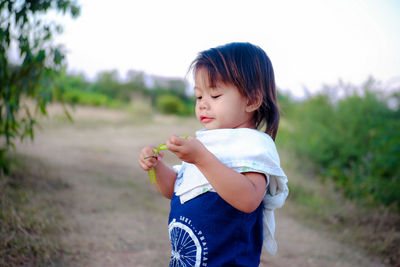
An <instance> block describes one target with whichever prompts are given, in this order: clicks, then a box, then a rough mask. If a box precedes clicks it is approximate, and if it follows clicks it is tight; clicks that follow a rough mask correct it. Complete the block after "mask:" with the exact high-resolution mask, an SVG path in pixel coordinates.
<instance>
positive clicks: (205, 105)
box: [198, 97, 210, 110]
mask: <svg viewBox="0 0 400 267" xmlns="http://www.w3.org/2000/svg"><path fill="white" fill-rule="evenodd" d="M198 104H199V108H200V109H202V110H203V109H208V108H209V107H210V105H209V104H208V101H206V100H205V99H204V97H203V98H202V99H201V100H200V101H199V102H198Z"/></svg>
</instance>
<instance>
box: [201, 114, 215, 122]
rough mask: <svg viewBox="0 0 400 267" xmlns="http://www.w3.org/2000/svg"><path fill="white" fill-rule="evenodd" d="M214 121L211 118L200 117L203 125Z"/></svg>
mask: <svg viewBox="0 0 400 267" xmlns="http://www.w3.org/2000/svg"><path fill="white" fill-rule="evenodd" d="M213 119H214V118H211V117H206V116H200V121H201V122H202V123H208V122H211V121H212V120H213Z"/></svg>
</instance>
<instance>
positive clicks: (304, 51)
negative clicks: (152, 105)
mask: <svg viewBox="0 0 400 267" xmlns="http://www.w3.org/2000/svg"><path fill="white" fill-rule="evenodd" d="M79 3H80V5H81V15H80V16H79V17H78V18H77V19H70V18H69V17H68V16H66V17H60V16H59V17H57V20H58V21H60V22H61V23H62V24H63V25H64V32H63V34H61V35H60V36H58V37H57V39H56V41H57V42H59V43H62V44H64V47H65V50H66V52H67V57H66V59H67V66H68V68H67V69H68V71H69V72H72V73H79V72H83V73H84V74H85V75H86V76H87V77H88V78H93V77H95V75H96V74H97V73H98V72H99V71H109V70H117V71H118V72H119V73H120V76H121V77H122V78H123V77H124V76H125V74H126V72H127V71H128V70H136V71H144V72H145V73H146V74H149V75H158V76H165V77H174V78H186V79H188V81H189V82H190V83H192V78H191V77H190V75H189V76H186V74H187V70H188V67H189V65H190V63H191V62H192V61H193V59H194V58H195V57H196V56H197V54H198V53H199V52H200V51H203V50H206V49H209V48H211V47H215V46H218V45H222V44H226V43H229V42H250V43H253V44H255V45H258V46H260V47H261V48H262V49H264V50H265V52H266V53H267V54H268V56H269V58H270V59H271V61H272V64H273V67H274V71H275V78H276V83H277V86H278V87H279V88H280V89H281V90H284V91H289V92H290V93H292V94H293V95H295V96H302V95H304V92H305V91H304V90H305V88H307V90H308V91H309V92H317V91H318V90H320V89H321V88H322V86H323V85H334V84H337V82H338V81H339V79H341V80H342V81H344V82H346V83H352V84H356V85H357V84H361V83H362V82H364V81H365V80H366V79H367V78H368V77H369V76H373V77H374V78H375V79H377V80H378V81H381V82H382V83H384V84H386V85H388V86H389V87H390V86H394V85H396V86H399V85H400V49H399V48H400V34H399V33H400V1H397V0H382V1H379V0H364V1H361V0H335V1H327V0H326V1H318V0H302V1H297V0H281V1H272V0H263V1H261V0H246V1H244V0H242V1H237V0H202V1H194V0H168V1H165V0H146V1H136V0H132V1H123V0H114V1H105V0H80V1H79Z"/></svg>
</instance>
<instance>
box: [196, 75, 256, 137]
mask: <svg viewBox="0 0 400 267" xmlns="http://www.w3.org/2000/svg"><path fill="white" fill-rule="evenodd" d="M194 91H195V94H196V98H197V100H196V117H197V119H198V120H199V121H200V122H201V124H203V126H204V127H205V128H206V129H207V130H213V129H222V128H231V129H233V128H253V129H254V128H255V123H254V121H253V114H254V111H253V110H252V108H251V107H250V106H249V105H248V103H247V102H248V101H247V99H246V98H245V97H244V96H242V95H241V94H240V93H239V90H238V89H237V88H236V87H235V86H234V85H229V84H222V83H219V84H217V85H216V88H211V87H210V85H209V80H208V74H207V72H206V71H205V70H204V69H201V68H200V69H198V70H197V72H196V74H195V88H194Z"/></svg>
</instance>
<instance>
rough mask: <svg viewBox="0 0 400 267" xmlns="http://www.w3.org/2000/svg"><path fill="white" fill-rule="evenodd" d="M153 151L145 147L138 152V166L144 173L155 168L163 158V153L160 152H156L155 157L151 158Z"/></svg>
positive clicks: (151, 148)
mask: <svg viewBox="0 0 400 267" xmlns="http://www.w3.org/2000/svg"><path fill="white" fill-rule="evenodd" d="M153 149H155V147H151V146H147V147H144V148H143V149H142V151H141V152H140V156H139V166H140V167H141V168H142V169H143V170H145V171H149V170H150V169H151V168H153V167H156V166H157V164H158V163H159V162H160V161H161V160H162V158H163V157H164V153H163V152H161V151H160V152H158V155H157V156H154V157H152V156H153V155H154V151H153Z"/></svg>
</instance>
